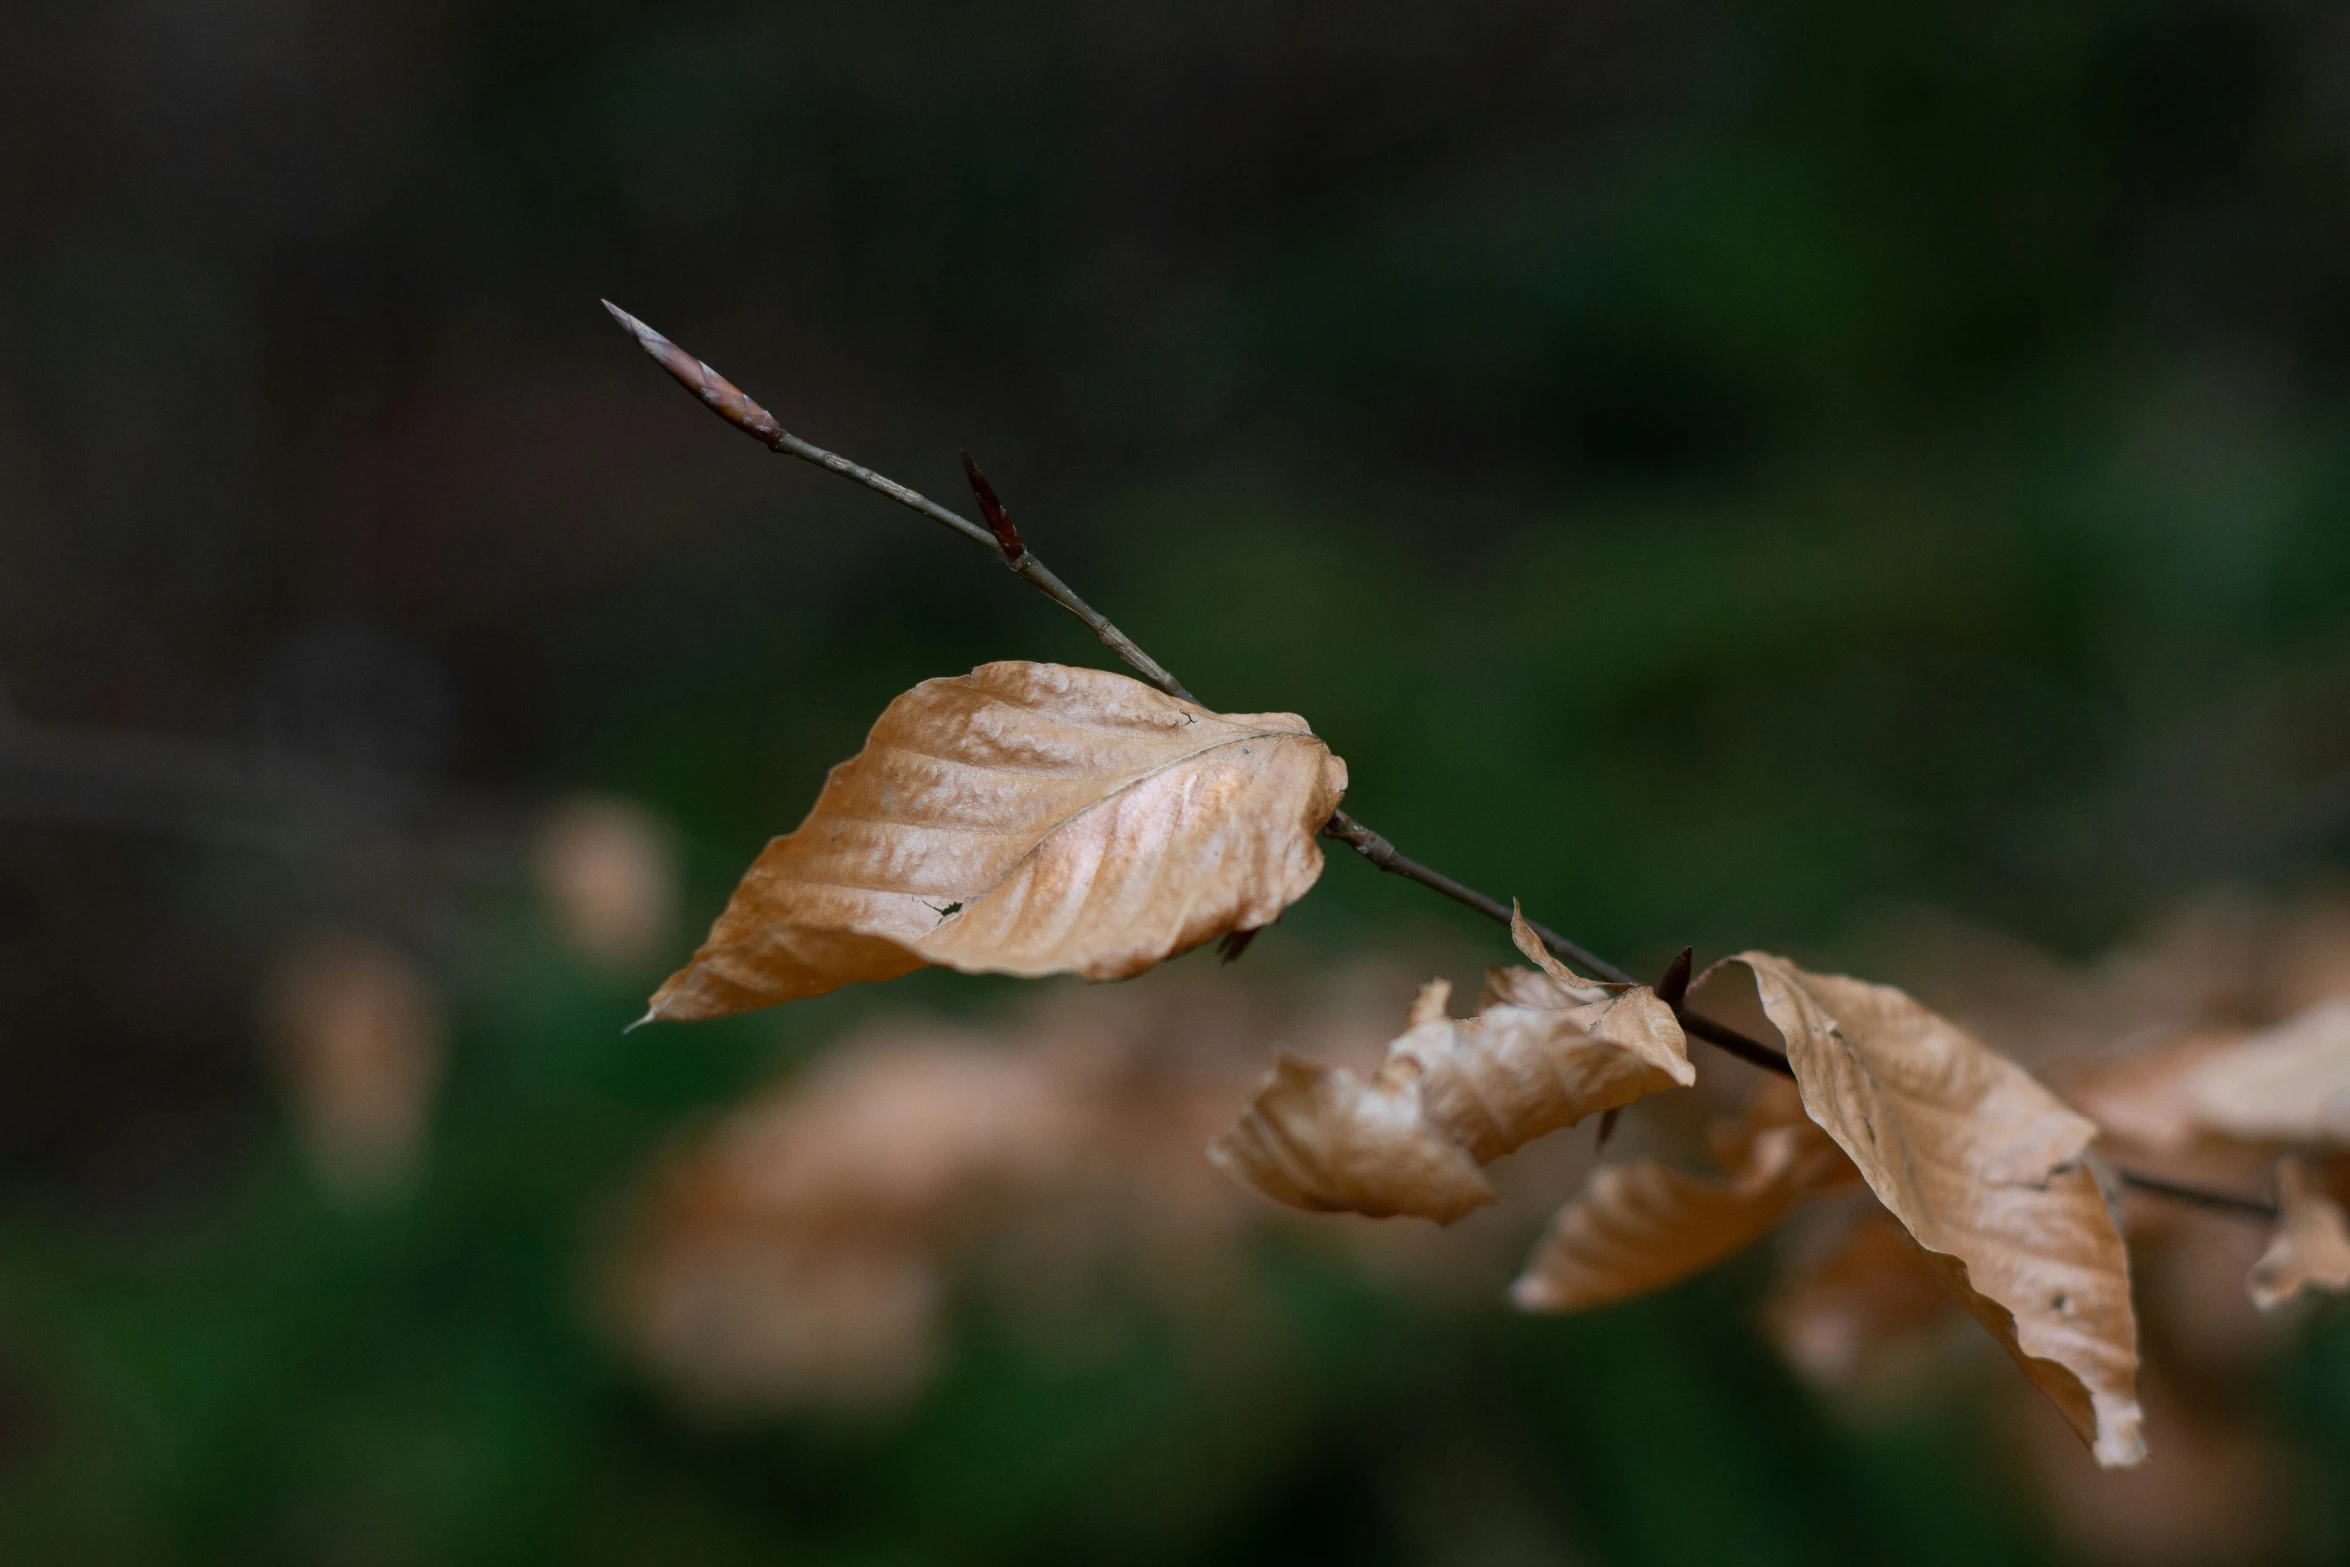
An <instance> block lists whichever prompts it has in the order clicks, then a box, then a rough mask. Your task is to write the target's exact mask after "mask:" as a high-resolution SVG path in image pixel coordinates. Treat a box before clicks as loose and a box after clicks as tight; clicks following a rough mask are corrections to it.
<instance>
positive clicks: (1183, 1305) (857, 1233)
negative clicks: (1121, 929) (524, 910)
mask: <svg viewBox="0 0 2350 1567" xmlns="http://www.w3.org/2000/svg"><path fill="white" fill-rule="evenodd" d="M1400 984H1401V980H1400V976H1399V975H1398V974H1397V973H1396V972H1395V971H1394V970H1392V969H1391V968H1388V967H1387V966H1385V965H1383V964H1364V965H1360V966H1357V967H1356V968H1354V969H1352V970H1350V971H1349V972H1348V973H1346V974H1345V975H1343V976H1331V977H1330V978H1329V979H1327V980H1324V981H1310V982H1308V983H1307V984H1305V985H1304V986H1302V987H1296V986H1284V987H1282V990H1281V995H1282V998H1283V999H1282V1000H1281V1002H1280V1003H1279V1004H1278V1010H1275V1009H1274V1008H1273V1007H1272V1006H1270V1005H1268V1004H1267V1002H1266V1001H1265V999H1264V997H1263V996H1262V995H1260V993H1259V988H1258V987H1257V986H1256V985H1254V984H1251V983H1249V982H1248V981H1247V980H1246V979H1245V978H1244V977H1242V976H1239V975H1235V974H1234V973H1233V972H1232V971H1229V970H1225V969H1222V968H1220V967H1217V968H1196V967H1195V968H1186V969H1177V970H1169V971H1164V972H1161V973H1159V974H1157V975H1154V976H1151V977H1150V978H1147V979H1145V980H1143V981H1142V982H1140V983H1138V984H1136V985H1132V986H1123V985H1122V986H1115V987H1106V988H1092V987H1087V988H1081V989H1074V990H1070V989H1058V988H1056V989H1053V990H1050V991H1046V992H1044V993H1042V994H1038V995H1034V996H1033V999H1024V1000H1023V1002H1022V1004H1021V1007H1020V1010H1019V1011H1018V1013H1017V1014H1015V1015H1014V1016H1013V1017H1011V1018H1009V1019H1006V1020H1005V1021H1004V1022H1003V1023H1002V1024H1001V1025H999V1026H995V1027H989V1028H985V1029H981V1028H960V1027H952V1028H951V1027H948V1026H945V1025H943V1024H939V1023H935V1022H924V1021H921V1020H917V1019H895V1020H882V1021H879V1022H877V1023H875V1024H873V1025H871V1026H870V1027H868V1028H866V1029H864V1030H862V1031H860V1032H859V1033H858V1034H857V1035H855V1036H853V1037H851V1038H849V1039H846V1040H843V1041H841V1042H840V1043H839V1044H838V1045H837V1046H835V1047H834V1048H833V1049H832V1050H831V1051H829V1052H828V1053H827V1054H826V1055H825V1057H824V1058H823V1059H822V1060H821V1061H820V1062H818V1063H816V1064H815V1065H813V1066H812V1067H810V1068H809V1069H808V1070H806V1071H803V1072H799V1073H795V1074H793V1075H791V1076H789V1077H787V1078H785V1079H784V1080H782V1081H780V1082H777V1083H775V1084H773V1085H771V1086H769V1087H767V1088H764V1089H761V1090H760V1091H758V1092H757V1093H755V1094H754V1095H753V1096H752V1097H751V1098H750V1099H749V1100H748V1101H746V1102H745V1103H744V1104H743V1105H742V1106H740V1107H739V1108H738V1109H736V1110H735V1111H734V1112H732V1113H730V1114H729V1115H727V1116H726V1117H725V1118H724V1119H722V1120H721V1121H719V1122H718V1123H717V1124H716V1125H715V1126H713V1127H710V1128H707V1129H704V1130H701V1131H698V1132H696V1133H693V1134H689V1135H688V1136H686V1137H684V1138H682V1139H681V1140H680V1141H679V1143H678V1144H677V1145H676V1146H675V1147H673V1148H672V1149H671V1150H670V1151H669V1152H668V1153H667V1154H666V1155H665V1156H664V1157H663V1158H661V1159H660V1160H659V1161H658V1162H657V1163H656V1165H655V1166H654V1168H653V1169H652V1170H651V1171H650V1172H648V1176H647V1178H646V1179H645V1180H644V1181H643V1182H641V1183H640V1185H639V1187H638V1189H637V1192H636V1193H635V1195H634V1198H633V1200H632V1201H631V1202H630V1204H629V1205H628V1208H627V1211H626V1212H625V1214H624V1215H622V1218H623V1220H624V1222H623V1223H621V1224H619V1225H618V1226H616V1228H615V1231H614V1233H613V1236H612V1245H611V1247H610V1248H609V1249H608V1250H607V1251H606V1252H605V1253H604V1261H605V1263H606V1271H605V1273H604V1274H603V1277H602V1284H603V1296H602V1298H603V1300H604V1302H605V1304H606V1305H607V1306H608V1308H609V1315H608V1324H609V1326H610V1327H611V1328H612V1330H613V1331H614V1332H615V1335H616V1337H617V1338H618V1339H619V1340H620V1342H621V1344H622V1345H623V1346H624V1347H625V1348H626V1349H627V1351H628V1352H629V1354H630V1356H631V1358H632V1359H634V1360H635V1361H636V1362H637V1363H638V1364H639V1365H641V1366H642V1367H644V1368H645V1369H646V1370H647V1371H648V1372H649V1373H651V1375H652V1376H653V1377H654V1379H655V1380H656V1381H658V1382H659V1383H660V1384H661V1385H662V1386H663V1387H664V1388H665V1389H666V1390H667V1391H669V1392H670V1393H671V1394H672V1395H674V1396H676V1397H677V1398H678V1399H679V1400H680V1401H681V1402H682V1403H683V1404H685V1405H686V1406H687V1407H688V1408H689V1409H691V1410H692V1411H694V1412H696V1413H698V1414H702V1415H705V1416H716V1417H721V1418H726V1419H735V1420H739V1419H743V1418H757V1417H762V1416H765V1415H769V1414H773V1413H777V1412H781V1411H786V1410H794V1409H804V1408H809V1407H843V1406H846V1407H853V1408H858V1409H864V1410H869V1411H880V1410H886V1409H887V1408H889V1407H891V1406H892V1405H895V1404H898V1403H900V1402H902V1401H903V1400H904V1399H905V1398H906V1397H908V1396H909V1395H911V1394H913V1393H915V1392H917V1391H918V1390H919V1389H920V1388H921V1387H922V1385H923V1384H924V1383H925V1381H926V1380H927V1378H928V1377H929V1375H930V1374H931V1372H932V1371H933V1370H934V1369H935V1368H936V1366H937V1365H938V1364H939V1362H940V1361H941V1360H942V1359H943V1358H944V1356H945V1354H946V1353H947V1351H948V1350H949V1348H950V1345H951V1337H952V1332H953V1327H954V1323H953V1320H952V1308H953V1305H954V1303H955V1302H956V1301H957V1300H958V1299H963V1298H967V1297H970V1296H972V1295H974V1294H977V1295H983V1296H984V1297H985V1298H987V1299H988V1300H989V1301H990V1303H991V1305H992V1306H993V1307H994V1308H995V1309H996V1310H997V1312H998V1313H1000V1315H999V1321H1000V1322H1001V1323H1002V1324H1003V1325H1004V1326H1006V1327H1007V1328H1009V1329H1010V1330H1011V1331H1014V1332H1019V1333H1033V1334H1034V1335H1035V1336H1036V1339H1037V1344H1036V1347H1037V1349H1038V1350H1039V1351H1040V1352H1042V1353H1046V1354H1050V1355H1056V1356H1068V1355H1074V1356H1080V1357H1082V1356H1084V1355H1086V1354H1088V1353H1090V1352H1092V1351H1091V1350H1089V1348H1088V1346H1089V1345H1091V1346H1094V1347H1096V1348H1098V1347H1099V1346H1100V1345H1102V1344H1103V1343H1104V1342H1106V1338H1105V1335H1107V1336H1109V1337H1114V1336H1115V1332H1116V1327H1117V1319H1118V1318H1119V1317H1121V1316H1122V1315H1123V1314H1124V1313H1125V1312H1127V1311H1128V1310H1130V1309H1131V1307H1132V1304H1133V1302H1134V1300H1135V1299H1136V1298H1137V1295H1138V1294H1140V1295H1141V1296H1143V1297H1145V1298H1148V1299H1150V1300H1151V1301H1152V1302H1153V1303H1154V1308H1163V1309H1164V1321H1165V1323H1166V1325H1168V1326H1170V1327H1173V1328H1174V1329H1176V1330H1177V1331H1179V1332H1180V1333H1182V1334H1183V1335H1184V1336H1185V1339H1186V1341H1187V1347H1188V1348H1189V1349H1193V1350H1197V1351H1199V1352H1201V1353H1203V1354H1206V1355H1210V1356H1213V1357H1217V1358H1221V1357H1224V1356H1228V1355H1237V1356H1239V1357H1240V1358H1242V1359H1246V1358H1247V1357H1249V1356H1250V1355H1253V1354H1254V1353H1256V1352H1257V1349H1258V1347H1259V1346H1258V1345H1257V1342H1256V1339H1257V1335H1259V1334H1261V1333H1264V1332H1268V1331H1271V1326H1270V1324H1271V1322H1272V1318H1271V1317H1270V1316H1268V1315H1266V1314H1264V1313H1263V1311H1262V1307H1263V1305H1264V1303H1263V1301H1262V1300H1261V1299H1260V1297H1259V1295H1258V1293H1257V1292H1256V1291H1255V1289H1254V1288H1253V1287H1252V1278H1251V1275H1250V1273H1249V1270H1248V1268H1247V1267H1246V1260H1247V1256H1248V1252H1247V1248H1246V1245H1245V1241H1246V1239H1247V1237H1248V1236H1249V1235H1251V1234H1252V1233H1254V1232H1255V1231H1256V1230H1258V1229H1259V1228H1261V1227H1262V1226H1264V1225H1266V1224H1268V1223H1271V1224H1281V1223H1289V1222H1293V1221H1294V1216H1292V1215H1289V1214H1286V1213H1284V1212H1281V1211H1278V1210H1275V1209H1273V1208H1271V1207H1269V1206H1268V1205H1266V1204H1263V1203H1260V1202H1257V1201H1254V1200H1252V1199H1251V1198H1249V1197H1248V1196H1247V1195H1245V1194H1244V1193H1242V1192H1241V1191H1240V1190H1239V1189H1238V1188H1236V1187H1235V1186H1234V1185H1233V1184H1232V1182H1231V1181H1229V1180H1228V1179H1226V1178H1225V1177H1224V1176H1222V1175H1221V1174H1219V1173H1218V1172H1216V1171H1215V1170H1213V1169H1211V1168H1210V1167H1209V1166H1208V1165H1207V1164H1206V1162H1205V1161H1203V1160H1202V1159H1201V1158H1200V1147H1201V1145H1202V1144H1203V1143H1205V1142H1206V1141H1207V1140H1208V1138H1209V1137H1210V1136H1211V1135H1212V1134H1213V1133H1214V1132H1215V1131H1216V1130H1217V1129H1218V1128H1219V1127H1221V1126H1222V1125H1223V1124H1225V1123H1226V1122H1227V1121H1228V1120H1229V1118H1230V1114H1231V1107H1232V1105H1233V1103H1234V1102H1235V1100H1237V1099H1238V1098H1240V1097H1241V1096H1242V1095H1243V1094H1245V1092H1246V1091H1247V1088H1248V1085H1249V1084H1250V1083H1251V1082H1252V1081H1254V1080H1255V1079H1256V1077H1257V1076H1258V1075H1259V1073H1260V1068H1261V1062H1262V1044H1261V1041H1263V1040H1265V1039H1266V1038H1269V1037H1273V1036H1275V1035H1277V1034H1284V1033H1285V1034H1287V1035H1288V1037H1291V1038H1293V1039H1297V1040H1299V1041H1300V1042H1301V1043H1305V1044H1310V1045H1311V1047H1312V1048H1315V1049H1317V1050H1321V1051H1328V1052H1348V1051H1354V1050H1359V1049H1364V1048H1368V1047H1371V1046H1373V1045H1374V1044H1375V1043H1376V1042H1377V1041H1378V1040H1379V1038H1380V1037H1381V1036H1382V1034H1383V1033H1384V1030H1383V1029H1382V1028H1381V1026H1380V1023H1379V1020H1378V1017H1377V1012H1378V1011H1379V1010H1383V1009H1384V1008H1375V1007H1373V1006H1372V1005H1371V1004H1369V1003H1368V1002H1366V1001H1365V1000H1363V999H1362V998H1363V996H1364V994H1365V993H1366V992H1368V993H1371V994H1377V995H1392V994H1394V993H1396V992H1397V990H1398V989H1399V988H1400ZM1381 1238H1382V1239H1383V1240H1384V1242H1385V1244H1384V1246H1382V1247H1381V1248H1380V1249H1379V1251H1378V1252H1377V1253H1376V1254H1374V1255H1367V1256H1366V1255H1363V1254H1362V1247H1361V1243H1362V1242H1363V1241H1364V1240H1366V1239H1367V1237H1344V1238H1342V1237H1337V1236H1327V1235H1315V1236H1313V1237H1310V1239H1315V1240H1321V1241H1323V1242H1325V1243H1328V1242H1333V1241H1335V1242H1337V1243H1339V1244H1341V1245H1344V1244H1346V1243H1347V1242H1348V1241H1349V1240H1351V1241H1353V1242H1354V1243H1355V1245H1356V1248H1357V1253H1358V1260H1359V1261H1364V1262H1368V1263H1371V1264H1372V1265H1375V1266H1384V1267H1385V1268H1386V1269H1388V1270H1389V1272H1390V1275H1391V1276H1392V1277H1394V1278H1396V1279H1397V1280H1398V1281H1399V1282H1405V1283H1408V1285H1409V1286H1410V1287H1414V1288H1429V1289H1436V1290H1439V1291H1450V1290H1454V1289H1457V1288H1458V1287H1459V1278H1460V1275H1461V1273H1462V1271H1463V1268H1462V1256H1463V1254H1462V1250H1461V1247H1460V1246H1459V1244H1458V1243H1457V1242H1456V1243H1455V1244H1454V1245H1452V1246H1451V1247H1450V1248H1449V1249H1447V1250H1446V1251H1445V1252H1444V1253H1443V1254H1442V1256H1441V1257H1439V1256H1438V1255H1437V1254H1435V1253H1434V1252H1433V1251H1431V1252H1426V1253H1420V1254H1414V1253H1412V1252H1411V1251H1410V1250H1409V1248H1408V1246H1401V1245H1398V1244H1397V1243H1398V1242H1408V1241H1410V1240H1412V1239H1414V1238H1415V1237H1412V1236H1410V1235H1401V1236H1399V1235H1396V1234H1395V1233H1394V1232H1393V1231H1385V1232H1382V1235H1381ZM1426 1238H1427V1239H1430V1240H1435V1239H1439V1238H1443V1239H1452V1238H1450V1237H1438V1236H1437V1235H1436V1234H1435V1233H1434V1232H1433V1231H1431V1232H1430V1233H1429V1234H1428V1236H1427V1237H1426ZM1486 1261H1487V1264H1488V1271H1490V1270H1491V1269H1492V1268H1494V1267H1498V1265H1499V1259H1498V1258H1488V1259H1486ZM1398 1269H1400V1270H1401V1271H1397V1270H1398ZM1470 1271H1472V1272H1474V1271H1475V1270H1474V1269H1473V1268H1472V1269H1471V1270H1470Z"/></svg>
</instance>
